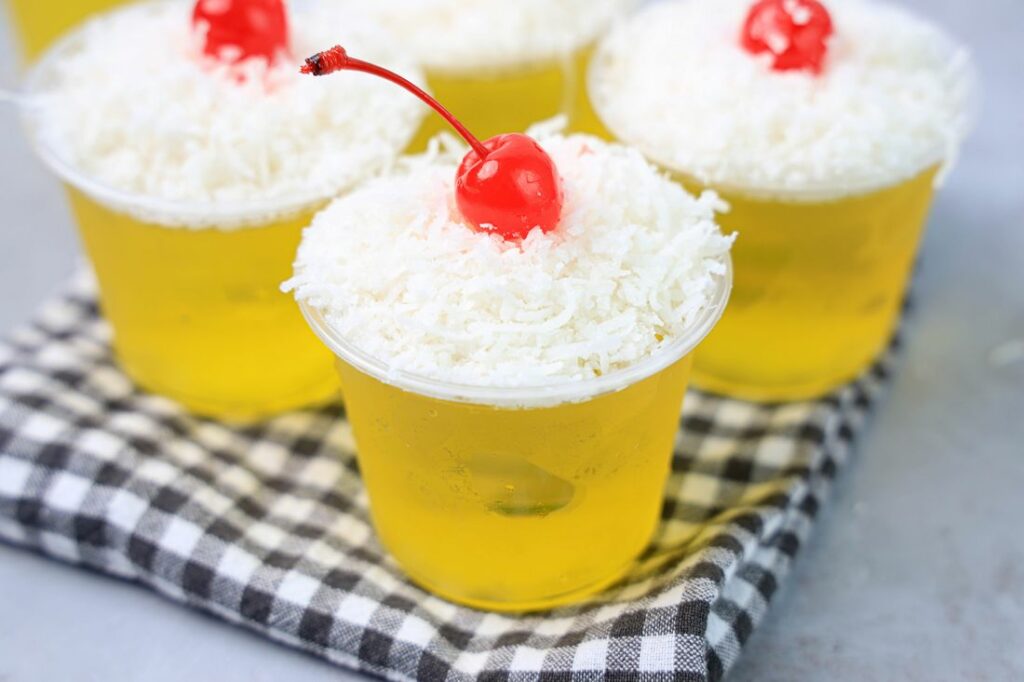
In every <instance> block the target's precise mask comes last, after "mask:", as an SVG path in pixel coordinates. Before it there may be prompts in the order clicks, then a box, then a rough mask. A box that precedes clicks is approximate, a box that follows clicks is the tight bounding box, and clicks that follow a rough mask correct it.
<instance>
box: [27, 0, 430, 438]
mask: <svg viewBox="0 0 1024 682" xmlns="http://www.w3.org/2000/svg"><path fill="white" fill-rule="evenodd" d="M304 7H305V8H306V9H305V10H303V11H297V12H295V13H294V14H293V15H292V17H291V19H292V21H291V26H292V32H293V35H292V36H291V38H292V43H293V49H295V50H297V51H301V53H307V52H308V53H312V52H314V51H315V50H317V49H319V48H321V47H322V46H324V45H329V44H330V41H335V40H347V42H349V44H351V45H352V46H353V47H355V48H357V49H361V50H365V52H366V53H368V54H369V55H372V56H377V57H378V58H379V59H381V60H382V61H384V62H386V63H390V64H391V65H393V66H395V67H396V68H399V69H401V70H403V71H404V72H406V73H409V75H410V76H411V77H412V78H414V79H417V80H420V81H422V74H420V73H419V72H418V71H417V69H416V67H415V66H414V65H413V63H412V62H411V60H408V59H407V58H405V57H404V56H403V55H402V53H401V51H400V50H397V49H396V48H395V47H394V46H393V45H391V44H389V43H386V42H379V40H378V36H379V35H380V34H379V32H377V31H376V29H372V30H371V29H369V28H364V27H362V26H361V25H360V24H358V21H355V20H353V21H351V22H343V25H342V26H341V27H340V28H339V27H338V26H337V25H335V22H334V19H335V18H336V17H337V13H336V10H335V9H333V8H331V9H330V10H329V11H328V10H324V9H323V8H322V7H320V8H318V7H314V6H312V5H304ZM191 9H192V6H191V4H190V3H188V2H145V3H134V4H131V5H129V6H126V7H124V8H121V9H118V10H114V11H111V12H109V13H107V14H103V15H100V16H99V17H97V18H96V19H94V20H92V21H90V22H88V23H87V24H86V25H85V26H84V27H83V28H81V29H79V30H77V31H75V32H73V33H71V34H69V36H68V37H67V38H66V39H64V40H62V41H60V42H59V43H58V44H57V46H55V47H54V48H52V49H51V50H50V51H49V52H47V54H46V56H45V57H44V58H43V60H42V61H41V62H40V63H39V65H38V66H37V67H35V68H34V69H33V70H32V72H31V74H30V75H29V78H28V82H27V87H26V91H27V92H28V93H29V98H30V100H31V106H28V107H25V109H24V116H25V122H26V124H27V128H28V129H29V131H30V133H31V135H32V138H33V142H34V144H35V146H36V149H37V151H38V152H39V155H40V157H41V158H42V159H43V161H44V162H45V163H46V164H47V165H48V166H49V167H50V168H51V169H52V170H53V171H54V173H55V174H56V175H57V176H58V177H59V178H60V179H61V180H62V181H64V183H65V185H66V186H67V188H68V192H69V196H70V199H71V205H72V208H73V211H74V215H75V217H76V219H77V222H78V227H79V230H80V233H81V236H82V241H83V243H84V246H85V250H86V253H87V254H88V256H89V259H90V261H91V263H92V266H93V269H94V270H95V273H96V276H97V279H98V282H99V289H100V291H99V298H100V301H99V302H100V307H101V310H102V312H103V314H104V315H105V317H106V319H107V321H108V322H109V323H110V324H111V327H112V328H113V345H114V351H115V353H116V356H117V359H118V360H119V362H120V364H121V366H122V368H123V369H124V370H125V371H126V373H127V374H128V375H129V376H130V377H131V378H132V379H133V380H134V381H135V382H136V383H137V384H138V385H139V386H140V387H141V388H143V389H145V390H148V391H152V392H155V393H158V394H161V395H164V396H167V397H169V398H172V399H174V400H176V401H178V402H179V403H181V404H182V405H183V406H184V407H186V408H188V409H189V410H192V411H194V412H197V413H200V414H203V415H210V416H215V417H220V418H226V419H245V420H247V419H254V418H260V417H264V416H267V415H270V414H273V413H275V412H279V411H282V410H288V409H293V408H298V407H302V406H306V405H312V404H316V403H318V402H322V401H325V400H327V399H329V398H330V397H332V396H333V395H334V394H335V393H336V392H337V388H338V383H337V378H336V375H335V373H334V371H333V368H332V358H331V354H330V353H329V352H327V351H326V350H325V349H324V348H323V347H322V344H320V343H318V342H317V340H316V337H315V336H314V335H313V334H312V333H311V332H310V331H309V328H308V325H306V324H305V322H304V321H303V320H302V317H301V315H300V314H299V312H298V311H297V310H296V309H295V306H294V304H293V303H292V302H291V301H289V299H288V297H286V296H285V295H284V294H282V293H281V292H280V290H279V287H280V284H281V282H282V281H284V280H285V279H287V277H288V275H289V272H290V264H291V262H292V260H293V258H294V255H295V250H296V247H297V246H298V243H299V240H300V237H301V231H302V228H303V227H304V226H305V225H307V224H308V223H309V220H310V218H311V216H312V215H313V214H314V213H315V211H316V210H318V209H319V208H322V207H323V206H324V204H325V203H326V202H327V201H328V200H329V199H330V198H331V197H333V196H334V195H335V194H337V193H338V192H340V191H343V190H345V189H347V188H350V187H352V186H354V185H357V184H358V183H359V182H360V181H362V180H363V179H365V178H367V177H370V176H372V175H373V174H374V173H375V172H377V171H379V170H380V169H381V168H383V167H384V166H386V165H387V164H389V163H390V162H392V161H393V160H394V158H395V157H397V156H398V154H399V153H400V152H401V151H402V150H403V149H404V148H405V147H406V146H407V144H408V142H409V140H410V139H411V138H412V135H413V133H414V132H415V130H416V128H417V126H418V125H419V123H420V120H421V118H422V112H421V111H420V110H419V108H418V107H417V104H416V103H415V101H412V100H410V98H408V97H405V96H403V94H402V93H398V92H394V91H392V90H391V89H390V88H387V87H379V86H378V85H377V84H376V83H371V82H367V80H366V79H362V78H358V77H357V78H355V79H353V80H351V81H349V80H348V79H346V78H345V77H344V76H339V77H338V78H337V79H334V81H333V82H331V83H314V82H313V79H312V78H308V77H306V76H302V75H300V74H299V73H298V69H296V68H294V65H293V64H289V63H275V64H273V65H268V64H267V62H266V61H265V60H249V61H246V62H244V63H242V64H240V65H235V66H230V67H229V66H227V65H224V64H220V63H217V62H214V61H212V60H210V59H208V58H206V57H204V56H203V55H202V54H201V53H200V51H199V48H198V45H197V38H196V36H195V34H194V33H193V29H192V23H191V20H190V17H191ZM339 30H340V31H341V34H339V33H338V31H339ZM368 36H371V37H368Z"/></svg>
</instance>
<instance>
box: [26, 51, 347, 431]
mask: <svg viewBox="0 0 1024 682" xmlns="http://www.w3.org/2000/svg"><path fill="white" fill-rule="evenodd" d="M76 39H77V34H73V35H72V36H70V37H69V38H67V39H65V40H63V41H61V42H60V43H58V44H57V45H56V46H55V47H54V48H53V49H52V50H50V51H49V52H48V53H47V54H46V55H45V56H44V58H43V59H42V60H41V61H40V63H39V64H38V65H37V66H35V67H34V68H33V69H32V71H31V72H30V73H29V75H28V77H27V79H26V82H25V88H24V90H25V92H26V93H27V95H28V100H27V102H28V104H27V105H26V106H25V107H24V121H25V124H26V128H27V130H28V133H29V136H30V138H31V140H32V142H33V145H34V147H35V150H36V152H37V153H38V155H39V157H40V159H41V160H42V161H43V162H44V163H45V164H46V165H47V166H48V167H49V168H50V169H51V170H52V171H53V173H54V174H55V175H56V176H57V177H58V178H60V179H61V180H62V181H63V183H64V185H65V187H66V189H67V193H68V196H69V199H70V203H71V208H72V210H73V213H74V215H75V218H76V219H77V224H78V228H79V233H80V236H81V239H82V243H83V245H84V247H85V251H86V252H87V254H88V256H89V260H90V261H91V263H92V266H93V269H94V271H95V274H96V277H97V280H98V282H99V299H100V307H101V309H102V311H103V314H104V316H105V317H106V319H107V321H108V322H109V323H110V325H111V327H112V328H113V332H114V337H113V345H114V351H115V353H116V356H117V359H118V361H119V363H120V364H121V366H122V367H123V369H124V370H125V371H126V373H127V374H128V375H129V376H130V377H131V378H132V379H133V380H134V381H135V382H136V383H137V384H138V385H139V386H140V387H141V388H143V389H145V390H147V391H151V392H154V393H158V394H161V395H164V396H167V397H169V398H172V399H174V400H175V401H177V402H179V403H181V404H182V405H184V406H185V407H186V408H187V409H189V410H190V411H193V412H196V413H198V414H202V415H207V416H213V417H217V418H222V419H228V420H251V419H257V418H261V417H264V416H268V415H271V414H274V413H277V412H281V411H285V410H289V409H295V408H299V407H304V406H308V405H313V404H317V403H322V402H325V401H327V400H329V399H331V398H332V397H333V396H335V395H336V393H337V391H338V381H337V377H336V375H335V372H334V371H333V369H332V358H331V354H330V353H329V352H327V351H326V349H324V348H323V346H322V344H320V343H319V342H318V341H317V339H316V337H315V336H314V335H313V334H312V333H311V332H310V331H309V328H308V326H307V325H306V324H305V322H304V321H303V319H302V316H301V314H300V313H299V312H298V310H296V308H295V304H294V302H293V301H292V300H291V299H290V298H289V297H288V296H286V295H284V294H283V293H281V291H280V289H279V286H280V283H281V282H282V281H284V280H285V279H287V278H288V277H289V276H290V274H291V264H292V260H293V258H294V255H295V251H296V249H297V247H298V244H299V241H300V238H301V233H302V229H303V228H304V227H305V226H306V225H308V224H309V222H310V220H311V218H312V216H313V215H314V214H315V213H316V211H318V210H319V209H320V208H322V207H323V205H324V204H325V203H326V202H327V200H328V199H329V198H330V197H323V196H313V195H310V196H293V197H290V198H289V199H288V200H286V201H260V200H254V201H245V202H244V203H238V204H230V203H187V202H179V201H167V200H161V199H156V198H153V197H149V196H143V195H139V194H132V193H126V192H122V191H119V190H117V189H113V188H111V187H108V186H106V185H104V184H103V183H101V182H99V181H97V180H96V179H94V178H92V177H89V176H87V175H85V174H83V173H81V172H80V171H79V170H77V169H76V168H74V167H72V166H71V165H70V164H69V163H68V162H66V161H65V160H64V158H63V157H62V156H61V154H60V153H58V151H57V150H55V149H53V148H51V147H50V146H49V145H48V142H47V141H46V140H45V139H43V138H42V136H41V135H40V134H39V131H38V130H37V129H36V126H35V121H34V114H33V109H32V105H31V96H32V94H33V93H36V92H41V91H43V89H44V88H45V87H46V85H47V83H48V82H50V81H49V79H51V78H52V77H53V72H54V69H53V65H54V64H56V62H57V60H59V59H60V58H61V55H62V54H63V53H64V52H65V51H66V50H69V49H72V47H73V46H74V45H75V40H76Z"/></svg>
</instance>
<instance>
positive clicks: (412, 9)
mask: <svg viewBox="0 0 1024 682" xmlns="http://www.w3.org/2000/svg"><path fill="white" fill-rule="evenodd" d="M347 2H348V3H349V4H354V5H358V7H359V9H360V10H361V11H364V12H367V13H368V14H369V15H370V16H372V17H374V18H375V19H378V20H379V21H380V23H381V24H383V25H384V26H386V27H388V28H389V29H391V30H392V31H394V32H395V34H396V35H397V36H398V37H399V38H400V39H401V41H402V43H403V44H404V45H407V46H409V47H410V48H411V49H412V50H413V51H414V53H415V54H416V56H417V57H418V59H419V60H420V63H421V64H423V65H424V66H425V67H427V68H428V69H431V70H437V71H442V72H445V73H456V74H458V73H471V74H477V73H480V72H481V71H488V70H499V71H500V70H503V69H507V68H509V67H515V66H520V65H522V64H524V63H534V62H543V61H549V60H552V59H557V58H559V57H561V56H562V55H565V54H568V53H570V52H572V51H574V50H576V49H579V48H581V47H583V46H584V45H587V44H589V43H590V42H592V41H594V40H596V39H597V38H598V36H599V35H600V34H601V32H602V31H604V30H606V29H607V28H608V27H609V26H610V25H611V24H612V22H613V21H614V20H615V19H616V18H619V17H621V16H622V15H624V14H625V13H626V11H627V10H629V9H631V8H632V7H634V6H635V5H636V4H637V2H638V0H374V1H373V2H364V0H347Z"/></svg>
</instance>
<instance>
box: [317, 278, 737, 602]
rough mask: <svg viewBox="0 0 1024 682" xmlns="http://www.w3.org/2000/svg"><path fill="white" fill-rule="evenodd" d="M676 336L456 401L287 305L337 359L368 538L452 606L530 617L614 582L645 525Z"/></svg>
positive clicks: (699, 329) (686, 361) (661, 447)
mask: <svg viewBox="0 0 1024 682" xmlns="http://www.w3.org/2000/svg"><path fill="white" fill-rule="evenodd" d="M730 286H731V272H730V273H727V274H726V275H725V276H723V277H722V278H721V280H720V286H719V289H718V291H717V293H716V295H715V297H714V300H713V301H712V302H711V304H710V305H709V306H708V308H707V310H706V311H705V312H704V314H703V315H702V317H701V319H700V320H699V321H698V322H697V323H695V324H694V325H693V327H692V328H691V330H690V332H689V333H688V334H687V335H686V336H684V337H681V338H679V339H677V340H675V341H674V342H673V343H672V344H671V345H669V346H667V347H666V348H664V349H662V350H660V351H659V352H658V353H656V354H654V355H652V356H651V357H649V358H647V359H646V360H645V361H644V362H642V363H639V364H637V365H634V366H632V367H630V368H628V369H624V370H620V371H616V372H612V373H609V374H607V375H604V376H600V377H595V378H594V379H590V380H586V381H575V382H562V383H555V384H550V385H546V386H534V387H517V388H496V387H492V388H488V387H477V386H463V385H456V384H450V383H445V382H441V381H436V380H433V379H430V378H425V377H422V376H418V375H414V374H409V373H406V372H401V371H394V370H392V369H390V368H389V367H388V366H387V365H386V364H385V363H383V362H381V361H379V360H377V359H375V358H373V357H370V356H368V355H366V354H365V353H363V352H362V351H361V350H360V349H359V348H357V347H354V346H353V345H351V344H350V343H349V342H348V341H347V340H346V339H345V338H344V337H343V336H342V335H341V334H339V333H338V332H337V331H335V330H334V329H332V328H331V327H330V326H329V325H328V323H327V322H326V321H325V320H324V318H323V317H322V316H321V314H320V313H319V312H318V311H317V310H315V309H312V308H310V307H308V306H306V305H305V304H301V307H302V311H303V313H304V314H305V316H306V318H307V320H308V321H309V323H310V326H311V327H312V328H313V330H314V331H316V333H317V334H318V335H319V336H320V338H321V339H322V340H323V341H324V343H326V344H327V346H328V347H329V348H330V349H331V350H332V351H333V352H334V353H335V354H336V355H337V357H338V369H339V372H340V375H341V378H342V382H343V383H344V385H345V400H346V409H347V413H348V417H349V419H350V421H351V424H352V428H353V431H354V435H355V439H356V442H357V445H358V458H359V466H360V471H361V472H362V474H363V478H364V481H365V484H366V487H367V491H368V493H369V497H370V507H371V513H372V516H373V520H374V525H375V526H376V529H377V533H378V535H379V537H380V539H381V541H382V543H383V544H384V545H385V546H386V547H387V548H388V550H389V551H390V552H391V553H392V554H393V556H394V557H395V558H396V559H397V560H398V562H399V564H401V566H402V567H403V568H404V570H405V571H406V573H407V574H408V575H409V576H410V577H411V578H412V579H413V580H414V581H415V582H417V583H419V584H420V585H422V586H423V587H424V588H426V589H428V590H430V591H431V592H434V593H436V594H438V595H440V596H442V597H445V598H447V599H449V600H451V601H454V602H459V603H462V604H466V605H469V606H473V607H477V608H482V609H488V610H495V611H512V612H521V611H534V610H540V609H546V608H550V607H554V606H558V605H562V604H567V603H570V602H575V601H579V600H581V599H583V598H585V597H587V596H588V595H591V594H593V593H596V592H598V591H600V590H601V589H603V588H605V587H606V586H608V585H610V584H611V583H614V582H615V581H616V580H618V579H619V578H621V577H622V576H623V574H624V573H626V572H627V571H628V569H629V567H630V566H631V565H632V564H633V562H634V560H635V559H636V557H637V555H638V554H639V553H640V552H641V551H642V550H643V549H644V547H645V546H646V545H647V543H648V542H649V541H650V539H651V535H652V534H653V532H654V530H655V527H656V526H657V523H658V519H659V512H660V509H661V501H662V495H663V488H664V485H665V481H666V478H667V476H668V473H669V469H670V462H671V454H672V447H673V443H674V439H675V436H676V432H677V430H678V428H679V410H680V407H681V405H682V402H683V396H684V393H685V391H686V387H687V383H688V380H689V375H690V368H691V362H692V357H693V351H694V349H695V348H696V347H697V345H698V344H699V343H700V342H701V341H702V340H703V339H704V337H705V336H706V335H707V333H708V332H709V331H710V330H711V329H712V327H714V326H715V324H716V322H717V321H718V319H719V317H720V315H721V314H722V311H723V309H724V308H725V305H726V302H727V300H728V297H729V290H730Z"/></svg>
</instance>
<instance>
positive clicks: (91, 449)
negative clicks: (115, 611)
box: [0, 279, 891, 682]
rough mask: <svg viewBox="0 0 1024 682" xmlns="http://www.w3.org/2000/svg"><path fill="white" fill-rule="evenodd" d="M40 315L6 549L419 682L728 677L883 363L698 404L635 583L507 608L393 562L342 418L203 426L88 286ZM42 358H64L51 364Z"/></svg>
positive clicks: (16, 451) (1, 431)
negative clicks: (820, 382) (409, 575)
mask: <svg viewBox="0 0 1024 682" xmlns="http://www.w3.org/2000/svg"><path fill="white" fill-rule="evenodd" d="M40 319H41V320H45V323H39V324H35V325H33V326H31V327H29V328H26V329H22V330H19V331H17V332H15V334H14V335H13V339H12V341H11V342H10V343H8V344H6V345H4V344H0V538H3V539H6V540H7V541H9V542H14V543H19V544H23V545H27V546H30V547H33V548H35V549H38V550H40V551H43V552H46V553H49V554H51V555H52V556H54V557H56V558H59V559H63V560H67V561H74V562H78V563H84V564H86V565H88V566H91V567H94V568H96V569H98V570H102V571H108V572H111V573H115V574H117V575H124V576H130V577H132V578H134V579H136V580H137V581H139V582H141V583H143V584H146V585H149V586H150V587H152V588H154V589H158V590H160V591H161V592H163V593H165V594H168V595H170V596H172V597H174V598H177V599H179V600H180V601H182V602H184V603H188V604H190V605H194V606H197V607H200V608H203V609H204V610H206V611H208V612H211V613H215V614H217V615H219V616H221V617H223V618H224V619H226V620H228V621H231V622H234V623H238V624H241V625H244V626H247V627H250V628H252V629H255V630H257V631H259V632H262V633H264V634H266V635H268V636H270V637H272V638H274V639H277V640H280V641H283V642H286V643H289V644H291V645H293V646H296V647H300V648H302V649H305V650H307V651H311V652H313V653H315V654H317V655H320V656H323V657H325V658H327V659H329V660H332V661H335V662H337V663H339V664H342V665H346V666H349V667H356V668H359V669H361V670H364V671H366V672H369V673H372V674H375V675H379V676H385V677H388V678H392V679H410V680H411V679H418V680H428V681H433V680H438V681H440V680H471V679H476V680H493V681H495V682H497V681H499V680H500V681H502V682H520V681H523V682H525V681H529V682H570V681H571V680H587V679H606V680H622V681H626V680H643V681H644V682H660V681H662V680H664V681H665V682H699V681H703V680H717V679H720V678H721V677H722V675H724V674H725V672H726V671H727V670H728V668H729V666H730V665H732V663H733V662H734V661H735V660H736V658H737V656H738V655H739V653H740V651H741V650H742V647H743V644H744V643H745V642H746V641H747V639H748V638H749V636H750V634H751V633H752V632H753V630H754V629H755V628H756V626H757V624H758V623H759V622H760V621H761V619H762V618H763V617H764V615H765V613H766V612H767V609H768V605H769V603H770V601H771V599H772V597H773V596H774V594H775V593H776V591H777V589H778V586H779V584H780V583H781V581H782V580H783V579H784V577H785V576H786V573H787V571H788V570H789V566H790V564H791V562H792V559H793V557H794V556H795V555H796V554H797V552H798V551H799V549H800V547H801V545H803V544H804V543H805V542H806V541H807V535H808V533H809V532H810V528H811V526H812V522H813V520H814V518H815V516H816V515H817V514H818V511H819V509H820V507H821V505H822V504H823V503H824V501H825V499H826V497H827V494H828V490H829V487H830V483H831V480H832V479H833V478H834V477H835V476H836V475H837V473H838V472H839V470H840V469H841V467H842V465H843V464H844V462H845V461H846V458H847V457H848V452H849V446H850V443H851V442H852V441H853V440H854V438H855V436H856V434H857V431H858V429H859V426H860V425H861V424H863V423H864V417H865V414H866V412H867V411H868V410H869V409H870V407H871V405H872V403H873V402H874V400H875V398H876V397H877V396H878V394H879V392H880V391H881V390H882V388H883V383H884V380H885V377H887V376H888V375H889V373H890V371H889V369H888V366H887V365H888V363H890V362H891V358H885V359H883V361H882V364H881V365H879V366H878V367H876V368H875V369H874V370H873V371H871V372H869V373H867V375H866V376H865V377H864V378H863V379H861V380H860V381H859V382H858V383H856V384H854V385H851V386H849V387H847V388H845V389H843V390H841V391H839V392H837V393H836V394H834V395H832V396H829V397H828V398H825V399H823V400H820V401H816V402H808V403H800V404H795V405H755V404H750V403H744V402H739V401H734V400H728V399H725V398H721V397H716V396H711V395H706V394H702V393H699V392H691V394H690V395H689V396H688V397H687V401H686V410H685V412H684V415H683V418H682V424H683V430H682V432H681V435H680V436H679V437H678V438H677V441H676V450H677V451H676V453H675V457H674V459H673V463H672V476H671V479H670V480H669V482H668V485H667V487H666V496H665V505H664V508H663V514H662V525H661V528H660V529H659V531H658V533H657V534H656V536H655V540H654V542H653V543H652V545H651V546H650V547H649V548H648V550H647V551H646V552H645V553H644V555H643V557H642V558H641V559H639V560H638V561H637V564H636V566H635V567H634V569H633V571H632V572H631V574H630V575H629V576H628V577H627V578H626V579H625V580H624V581H623V582H622V583H620V584H619V585H618V586H617V587H615V588H613V589H611V590H609V591H608V592H606V593H605V594H603V595H601V596H600V597H599V598H597V599H595V600H594V601H592V602H591V603H588V604H583V605H580V606H577V607H573V608H565V609H559V610H556V611H552V612H550V613H547V614H540V615H533V616H523V617H510V616H503V615H498V614H484V613H481V612H478V611H473V610H470V609H465V608H461V607H457V606H454V605H451V604H448V603H446V602H444V601H442V600H440V599H438V598H436V597H433V596H430V595H428V594H426V593H424V592H423V591H422V590H420V589H419V588H417V587H415V586H414V585H412V584H411V583H410V582H409V581H408V580H407V579H405V577H404V576H403V575H402V574H401V573H400V572H399V571H398V570H397V569H396V568H395V566H394V564H393V562H391V561H390V560H388V559H387V558H386V557H385V556H384V555H383V553H382V550H381V548H380V546H379V545H378V544H377V543H376V540H375V539H374V537H373V534H372V532H371V529H370V528H369V525H368V523H369V522H368V510H367V509H366V507H365V499H364V496H362V495H361V494H360V488H359V483H358V478H357V474H358V467H357V466H356V465H355V458H354V453H352V452H350V451H347V450H345V449H343V448H342V447H341V446H340V445H339V444H340V443H343V442H348V439H345V438H339V437H338V436H339V431H340V430H341V429H343V428H346V426H345V425H344V424H343V422H342V419H343V418H344V414H343V412H342V411H340V410H339V409H338V408H330V409H325V410H320V411H310V412H302V413H295V414H290V415H284V416H282V417H280V418H278V419H272V420H270V421H267V422H265V423H262V424H259V425H254V426H247V427H237V428H232V427H228V426H225V425H221V424H216V423H214V422H209V421H205V420H197V419H193V418H192V417H190V416H189V415H187V414H186V413H184V412H182V411H181V410H180V409H178V408H177V407H176V406H175V405H174V404H173V403H170V402H169V401H166V400H163V399H160V398H157V397H154V396H148V395H144V394H141V393H138V392H136V391H135V389H133V388H132V386H131V383H130V382H128V381H127V380H125V378H124V377H123V376H122V375H121V374H120V373H119V372H118V370H117V368H116V366H115V365H114V363H113V358H112V354H111V353H110V350H109V331H108V330H107V329H106V327H105V325H104V324H103V323H102V321H101V320H99V319H98V318H97V311H96V306H95V305H94V303H93V289H92V285H91V283H90V282H89V281H88V280H85V279H80V280H78V281H77V282H76V283H75V285H74V287H73V289H72V291H71V292H70V293H69V294H68V295H66V296H65V297H63V298H62V299H60V300H57V301H55V302H54V303H53V304H51V305H49V306H48V307H47V308H46V309H45V310H44V311H43V313H42V315H41V317H40ZM43 351H45V352H47V353H59V354H61V356H62V357H67V358H72V359H73V362H65V363H62V366H61V367H60V368H59V369H54V368H49V367H46V366H45V365H43V364H41V363H39V362H37V358H38V357H40V355H42V354H43ZM72 394H73V395H74V398H75V399H74V400H69V399H68V396H69V395H72ZM125 417H130V418H131V419H130V420H129V421H130V422H131V423H132V424H133V426H132V427H131V429H130V430H129V429H127V428H126V427H125V422H124V419H125Z"/></svg>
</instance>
